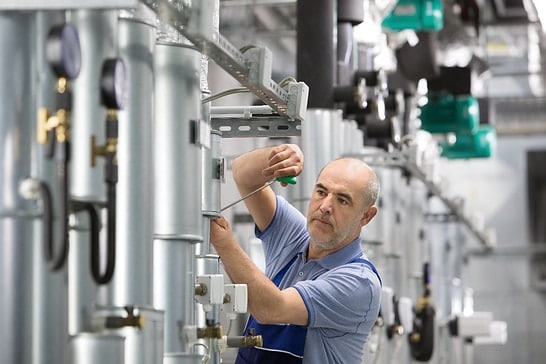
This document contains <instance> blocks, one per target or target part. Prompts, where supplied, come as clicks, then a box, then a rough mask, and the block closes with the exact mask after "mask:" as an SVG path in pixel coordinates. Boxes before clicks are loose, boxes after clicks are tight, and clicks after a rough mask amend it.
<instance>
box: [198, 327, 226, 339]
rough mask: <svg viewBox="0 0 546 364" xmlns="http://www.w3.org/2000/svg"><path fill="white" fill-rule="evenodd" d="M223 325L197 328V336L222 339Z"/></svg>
mask: <svg viewBox="0 0 546 364" xmlns="http://www.w3.org/2000/svg"><path fill="white" fill-rule="evenodd" d="M222 335H223V334H222V326H221V325H216V326H207V327H205V328H201V327H198V328H197V337H198V338H199V339H221V338H222Z"/></svg>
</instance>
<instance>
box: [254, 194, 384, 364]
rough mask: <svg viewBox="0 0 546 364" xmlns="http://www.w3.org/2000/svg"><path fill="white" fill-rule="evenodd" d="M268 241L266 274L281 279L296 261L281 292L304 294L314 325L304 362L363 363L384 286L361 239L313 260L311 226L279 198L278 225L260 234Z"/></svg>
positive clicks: (275, 222)
mask: <svg viewBox="0 0 546 364" xmlns="http://www.w3.org/2000/svg"><path fill="white" fill-rule="evenodd" d="M256 236H257V237H258V238H260V239H261V240H262V242H263V249H264V256H265V262H266V275H267V276H268V277H270V278H273V277H275V275H277V274H278V273H279V271H281V270H282V269H283V268H284V267H286V266H287V264H288V262H290V261H291V260H292V259H293V258H294V257H296V259H295V261H294V262H293V263H292V264H290V266H289V267H288V269H287V270H286V273H285V274H284V276H283V278H282V280H281V281H280V283H279V288H281V289H284V288H287V287H294V288H295V289H296V290H298V292H299V293H300V295H301V297H302V299H303V301H304V302H305V306H306V307H307V312H308V315H309V320H308V323H307V337H306V340H305V347H304V354H303V363H310V364H311V363H313V364H316V363H329V364H334V363H340V364H352V363H354V364H357V363H358V364H360V363H361V362H362V354H363V348H364V343H365V342H366V340H367V338H368V335H369V333H370V331H371V329H372V327H373V325H374V324H375V321H376V319H377V316H378V314H379V306H380V296H381V295H380V292H381V282H380V280H379V277H378V276H377V274H376V273H375V272H373V270H372V268H371V267H370V266H369V265H368V264H364V263H363V262H361V261H359V260H356V261H355V259H356V258H363V259H366V257H365V255H364V253H363V252H362V248H361V245H360V239H356V240H355V241H353V242H352V243H350V244H349V245H347V246H346V247H344V248H343V249H341V250H339V251H337V252H335V253H333V254H330V255H328V256H326V257H324V258H322V259H319V260H312V261H307V247H308V245H309V233H308V231H307V221H306V218H305V216H303V215H302V214H301V213H300V212H299V211H298V210H297V209H296V208H295V207H293V206H292V205H290V204H289V203H288V202H287V201H286V200H285V199H284V198H282V197H281V196H277V208H276V211H275V215H274V217H273V220H272V221H271V223H270V224H269V226H268V227H267V228H266V229H265V230H264V231H263V232H259V231H256Z"/></svg>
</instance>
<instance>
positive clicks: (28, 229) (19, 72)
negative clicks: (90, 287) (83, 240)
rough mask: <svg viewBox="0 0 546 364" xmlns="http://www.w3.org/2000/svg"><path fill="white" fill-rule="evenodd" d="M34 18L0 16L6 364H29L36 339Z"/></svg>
mask: <svg viewBox="0 0 546 364" xmlns="http://www.w3.org/2000/svg"><path fill="white" fill-rule="evenodd" d="M33 29H34V23H33V16H32V14H30V13H22V12H0V49H2V50H3V52H2V53H1V54H0V85H2V87H1V88H0V146H1V148H0V189H1V193H0V292H1V295H2V298H1V299H0V338H1V339H0V353H1V354H0V355H1V358H2V359H1V360H2V362H3V363H10V364H11V363H30V362H31V355H32V350H30V349H29V346H28V343H29V338H31V337H32V336H33V332H32V326H33V316H32V313H33V309H32V307H33V289H32V288H33V276H34V272H33V265H32V263H33V256H34V252H35V250H38V251H39V253H40V259H42V260H43V255H42V250H41V247H40V246H39V245H38V244H37V243H36V242H35V239H34V236H33V226H35V221H33V220H32V219H30V217H32V215H33V213H32V207H33V205H32V204H31V202H29V201H25V200H24V199H23V198H21V197H19V193H18V188H19V183H20V181H22V180H23V179H24V178H26V177H28V176H29V175H30V172H31V154H30V151H31V150H32V147H31V145H32V140H35V138H36V127H35V125H36V105H35V101H36V100H35V91H34V90H33V87H34V85H35V84H36V82H37V79H36V73H35V70H36V62H35V57H32V56H31V55H32V54H33V47H32V46H33V44H32V40H33ZM34 212H36V211H34Z"/></svg>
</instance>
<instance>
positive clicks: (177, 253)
mask: <svg viewBox="0 0 546 364" xmlns="http://www.w3.org/2000/svg"><path fill="white" fill-rule="evenodd" d="M200 61H201V55H200V53H198V52H196V51H195V50H194V49H191V48H190V47H187V46H184V45H180V44H176V45H174V44H164V43H159V44H157V45H156V51H155V53H154V75H155V84H154V89H155V126H154V137H155V149H154V157H155V166H154V171H155V178H156V179H155V185H156V186H158V188H157V189H156V190H155V192H156V194H155V211H154V213H155V222H154V233H155V241H154V265H153V266H154V274H153V276H154V282H153V289H154V293H153V300H154V306H155V307H156V308H157V309H160V310H164V311H165V340H164V353H165V354H169V353H176V352H189V350H190V348H189V347H188V345H187V343H186V342H185V341H184V340H183V337H182V336H181V335H180V333H181V332H182V331H181V330H182V329H183V328H184V326H186V325H195V321H196V311H195V299H194V291H195V260H196V259H195V253H196V247H195V244H196V243H199V242H201V241H202V240H203V238H202V233H203V215H202V212H201V209H202V201H201V196H202V181H201V179H202V166H201V161H202V150H201V143H203V142H206V140H201V138H200V135H202V134H203V133H200V132H198V130H199V128H200V127H203V125H202V123H201V120H200V119H201V113H202V110H201V91H200V89H199V82H200V79H199V67H200ZM208 137H210V135H209V136H208Z"/></svg>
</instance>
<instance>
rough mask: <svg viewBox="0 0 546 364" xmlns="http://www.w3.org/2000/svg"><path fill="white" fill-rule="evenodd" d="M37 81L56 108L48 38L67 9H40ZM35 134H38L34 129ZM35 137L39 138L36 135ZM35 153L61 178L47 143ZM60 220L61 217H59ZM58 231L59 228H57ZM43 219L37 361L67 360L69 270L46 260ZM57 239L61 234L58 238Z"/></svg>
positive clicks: (43, 100)
mask: <svg viewBox="0 0 546 364" xmlns="http://www.w3.org/2000/svg"><path fill="white" fill-rule="evenodd" d="M35 15H36V56H35V58H36V63H37V65H36V69H37V72H38V81H37V83H36V90H37V95H36V96H37V100H36V101H37V102H36V105H37V106H38V107H47V108H48V109H49V110H54V108H55V106H56V94H55V83H56V79H55V77H54V74H53V72H52V71H51V66H50V65H49V63H48V62H47V60H46V56H45V55H46V49H45V48H46V39H47V35H48V33H49V30H50V29H51V27H52V26H54V25H58V24H62V23H63V22H64V12H62V11H59V12H51V11H50V12H36V13H35ZM31 135H33V136H34V135H36V131H35V130H33V131H32V132H31ZM34 139H35V138H34ZM36 149H37V151H36V153H33V157H37V158H34V159H35V164H36V167H35V169H36V177H37V178H38V179H40V180H42V181H44V182H46V183H47V184H48V185H49V186H52V187H53V186H55V183H56V181H57V178H56V176H55V175H56V170H55V162H54V161H52V160H50V159H49V158H47V156H46V150H47V147H46V146H39V147H38V148H36ZM51 192H52V195H53V199H54V201H59V198H60V196H59V195H58V189H57V188H52V189H51ZM55 223H56V224H60V223H61V221H58V220H57V221H56V222H55ZM54 231H57V229H54ZM42 234H43V233H42V222H41V221H40V222H37V224H36V226H35V235H36V239H35V242H36V245H35V247H34V263H33V267H34V269H33V271H34V290H33V296H34V297H33V300H32V301H33V315H34V317H36V319H35V320H32V321H33V330H32V334H33V346H32V348H33V354H32V358H33V363H59V364H63V363H67V360H68V347H67V343H68V331H67V324H68V315H67V310H68V287H67V284H66V271H62V272H61V273H60V274H57V273H52V272H51V271H50V270H49V269H48V267H47V265H46V262H45V260H44V254H43V249H42V246H43V236H42ZM56 239H57V238H56Z"/></svg>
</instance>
